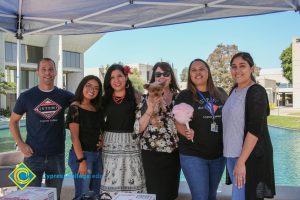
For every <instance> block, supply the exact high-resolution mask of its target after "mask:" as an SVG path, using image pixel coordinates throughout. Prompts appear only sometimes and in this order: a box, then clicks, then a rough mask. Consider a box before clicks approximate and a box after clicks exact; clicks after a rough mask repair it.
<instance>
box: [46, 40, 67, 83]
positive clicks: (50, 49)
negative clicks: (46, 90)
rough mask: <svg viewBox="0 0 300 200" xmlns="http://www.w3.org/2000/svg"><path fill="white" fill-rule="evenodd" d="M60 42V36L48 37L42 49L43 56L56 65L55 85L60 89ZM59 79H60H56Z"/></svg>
mask: <svg viewBox="0 0 300 200" xmlns="http://www.w3.org/2000/svg"><path fill="white" fill-rule="evenodd" d="M61 44H62V41H61V36H58V35H53V36H50V37H49V39H48V42H47V44H46V46H45V47H44V48H43V56H44V58H45V57H48V58H51V59H52V60H54V62H55V64H56V70H57V76H56V79H55V84H56V85H57V86H58V87H59V88H62V86H63V83H62V70H63V69H62V59H63V58H62V47H61ZM57 77H60V78H57Z"/></svg>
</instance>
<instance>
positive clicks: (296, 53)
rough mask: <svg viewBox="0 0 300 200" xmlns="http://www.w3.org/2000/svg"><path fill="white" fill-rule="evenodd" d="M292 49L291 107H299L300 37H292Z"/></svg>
mask: <svg viewBox="0 0 300 200" xmlns="http://www.w3.org/2000/svg"><path fill="white" fill-rule="evenodd" d="M292 49H293V108H300V78H299V77H300V37H298V38H294V39H293V43H292Z"/></svg>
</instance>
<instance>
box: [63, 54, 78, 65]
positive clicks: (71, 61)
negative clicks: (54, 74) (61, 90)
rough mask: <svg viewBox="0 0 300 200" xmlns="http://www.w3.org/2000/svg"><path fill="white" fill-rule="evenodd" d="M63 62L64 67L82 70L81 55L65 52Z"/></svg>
mask: <svg viewBox="0 0 300 200" xmlns="http://www.w3.org/2000/svg"><path fill="white" fill-rule="evenodd" d="M63 62H64V67H73V68H80V53H76V52H71V51H64V52H63Z"/></svg>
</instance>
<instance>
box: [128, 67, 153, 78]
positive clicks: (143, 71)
mask: <svg viewBox="0 0 300 200" xmlns="http://www.w3.org/2000/svg"><path fill="white" fill-rule="evenodd" d="M125 65H128V66H130V67H131V68H132V69H137V70H138V72H139V73H140V76H141V79H142V80H143V81H145V83H148V82H149V81H150V79H151V76H152V68H153V65H148V64H125Z"/></svg>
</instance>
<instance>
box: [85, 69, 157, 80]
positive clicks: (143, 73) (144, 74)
mask: <svg viewBox="0 0 300 200" xmlns="http://www.w3.org/2000/svg"><path fill="white" fill-rule="evenodd" d="M125 65H128V66H129V67H130V68H131V69H132V70H134V69H136V70H137V71H138V72H139V74H140V77H141V79H142V80H143V81H144V82H145V83H146V82H149V81H150V79H151V76H152V67H153V66H152V65H148V64H125ZM105 73H106V71H105V68H104V67H88V68H85V69H84V76H87V75H95V76H98V77H99V78H100V80H101V81H102V83H103V81H104V76H105Z"/></svg>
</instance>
